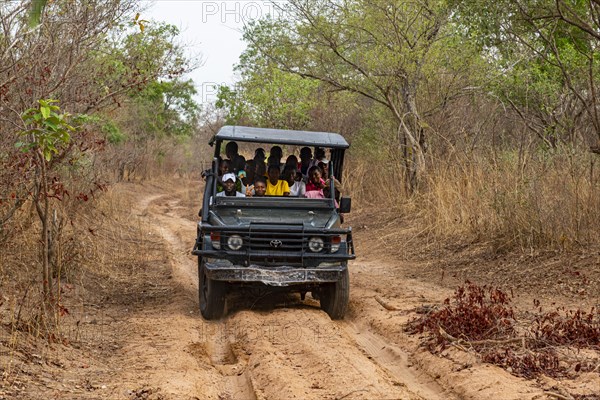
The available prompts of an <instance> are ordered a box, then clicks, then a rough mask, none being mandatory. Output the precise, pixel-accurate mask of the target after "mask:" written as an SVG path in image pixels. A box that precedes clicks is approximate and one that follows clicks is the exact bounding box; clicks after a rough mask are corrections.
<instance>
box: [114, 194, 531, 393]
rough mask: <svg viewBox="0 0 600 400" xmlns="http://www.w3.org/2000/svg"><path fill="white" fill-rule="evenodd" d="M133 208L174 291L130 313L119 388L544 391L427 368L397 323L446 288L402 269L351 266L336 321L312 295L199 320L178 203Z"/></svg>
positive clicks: (250, 299) (162, 200)
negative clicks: (160, 253)
mask: <svg viewBox="0 0 600 400" xmlns="http://www.w3.org/2000/svg"><path fill="white" fill-rule="evenodd" d="M138 204H139V206H138V209H137V210H135V211H134V212H137V213H138V214H139V215H140V216H141V217H142V218H146V219H148V220H151V221H152V223H153V226H156V230H157V233H159V234H160V235H161V237H162V238H163V239H164V241H165V243H166V244H167V248H168V249H169V252H170V259H171V260H172V271H173V277H174V281H175V282H174V284H175V285H177V287H178V289H177V291H176V292H177V296H175V297H174V298H173V299H172V302H171V303H170V304H168V306H166V307H164V306H161V307H159V306H156V307H154V308H152V309H147V310H145V313H143V314H141V315H136V317H135V318H132V320H131V322H132V323H133V324H134V327H133V329H131V332H133V333H132V335H131V337H130V338H128V340H127V343H128V344H127V345H126V346H125V347H124V352H123V354H121V355H117V356H115V360H114V361H115V362H117V363H127V362H129V361H128V360H135V361H134V362H133V364H132V365H131V366H132V367H133V368H129V369H127V371H128V372H126V373H125V374H124V377H123V385H124V386H127V385H128V384H129V386H131V385H133V384H134V382H135V383H137V386H139V385H140V382H147V383H148V385H150V386H152V387H154V388H158V391H159V393H160V394H161V396H162V397H161V398H166V399H194V398H198V399H205V398H206V399H249V400H253V399H293V398H298V399H431V400H437V399H458V398H506V399H512V398H514V399H525V398H532V399H533V398H543V397H538V395H539V391H537V390H534V389H532V388H530V387H529V386H528V385H525V384H524V383H523V381H522V380H518V379H517V378H514V379H512V380H511V378H512V377H510V376H508V377H507V376H506V375H507V374H504V375H503V374H502V373H500V375H501V376H498V373H499V372H498V371H499V370H498V369H493V370H492V371H490V372H488V376H490V377H494V379H495V381H494V382H495V384H496V385H495V387H497V388H498V390H494V391H490V390H488V391H487V392H486V391H485V390H486V387H487V386H489V380H488V381H486V379H485V376H486V375H485V374H484V375H483V376H484V378H483V379H484V381H483V382H481V383H480V384H477V383H475V384H474V385H471V386H469V379H471V377H469V376H468V375H466V376H465V375H464V374H463V375H460V373H461V370H459V371H456V372H452V368H453V365H452V364H448V362H447V361H446V363H445V364H444V362H442V360H440V365H439V366H436V364H437V363H438V361H437V360H436V359H435V357H433V358H432V357H430V356H429V355H425V354H416V348H417V345H416V342H414V340H412V339H409V338H408V337H407V336H406V335H405V334H403V333H402V329H401V325H402V323H403V322H405V321H406V318H407V315H408V314H409V313H410V312H411V311H412V310H414V307H416V306H418V305H419V304H422V303H423V302H425V301H428V300H429V301H431V300H439V299H440V298H443V296H444V295H446V293H444V292H443V291H441V290H440V289H439V288H436V287H434V286H433V285H427V284H423V283H418V284H416V283H415V282H412V283H411V282H409V281H406V280H405V281H402V279H404V278H405V277H404V278H403V277H402V274H401V268H397V267H393V266H386V265H378V264H376V263H373V264H369V263H365V262H360V261H359V262H355V263H353V264H352V265H351V266H350V270H351V285H352V290H351V302H350V311H349V314H348V316H347V317H346V319H345V320H343V321H331V320H330V319H329V317H328V316H327V314H325V313H324V312H323V311H321V310H320V309H319V307H318V303H317V302H316V301H314V300H312V299H310V297H307V299H306V300H305V301H301V300H300V298H299V296H296V295H288V296H285V295H281V294H279V295H272V294H269V293H266V292H262V293H260V292H240V293H236V294H234V295H232V296H230V298H229V299H228V314H227V316H226V317H225V318H224V319H223V320H221V321H217V322H208V321H204V320H203V319H202V318H201V317H200V316H199V312H198V304H197V297H198V296H197V288H198V283H197V273H196V271H197V260H196V258H195V257H194V256H192V255H190V250H191V247H192V244H193V241H194V238H195V234H196V222H195V221H194V220H193V215H194V212H193V211H192V210H188V209H186V208H185V207H182V206H181V205H180V204H181V198H180V197H178V194H177V193H171V194H152V195H147V196H145V197H143V198H142V199H141V200H140V201H139V203H138ZM398 283H402V285H400V286H398V285H397V284H398ZM406 287H409V288H410V289H406ZM375 296H384V297H385V298H387V299H390V301H391V302H392V303H394V309H395V310H396V311H394V312H390V311H389V310H386V309H384V308H383V307H381V305H380V304H378V303H377V302H376V301H375V300H374V297H375ZM428 357H429V358H428ZM469 369H470V367H469V366H465V367H464V368H462V370H469ZM424 371H427V372H428V373H425V372H424ZM446 372H447V374H446ZM474 372H476V373H475V375H473V376H479V375H477V374H479V373H480V371H479V370H477V371H474ZM436 375H437V378H438V379H437V380H436V379H433V378H432V377H431V376H436ZM441 375H444V376H443V377H442V376H441ZM440 378H441V379H440ZM439 382H444V387H442V385H441V384H440V383H439ZM505 385H511V386H513V389H511V390H508V391H507V390H505V389H506V388H505V387H504V386H505ZM515 385H516V386H515ZM465 387H466V388H467V389H465ZM515 387H516V389H515ZM449 388H454V389H455V390H451V389H449ZM488 389H489V388H488ZM120 390H121V392H119V389H117V390H116V391H115V394H116V393H122V389H120ZM456 393H460V394H461V395H460V396H459V395H457V394H456ZM470 393H479V394H480V395H481V396H480V397H477V396H476V395H475V396H474V397H473V396H471V395H470ZM499 393H501V397H492V396H498V394H499ZM488 396H489V397H488Z"/></svg>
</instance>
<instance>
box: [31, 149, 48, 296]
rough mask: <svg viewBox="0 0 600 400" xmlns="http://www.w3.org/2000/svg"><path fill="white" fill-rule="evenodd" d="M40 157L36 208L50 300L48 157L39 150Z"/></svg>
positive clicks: (43, 278) (45, 281)
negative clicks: (40, 228)
mask: <svg viewBox="0 0 600 400" xmlns="http://www.w3.org/2000/svg"><path fill="white" fill-rule="evenodd" d="M37 158H38V178H39V182H38V190H37V196H36V198H35V200H34V201H35V208H36V210H37V213H38V216H39V218H40V222H41V223H42V232H41V233H42V235H41V236H42V286H43V291H44V298H45V300H46V301H47V300H49V298H50V295H51V290H52V274H51V271H50V236H49V232H48V231H49V229H50V227H49V226H48V217H49V206H50V205H49V200H48V180H47V177H46V159H45V158H44V155H43V154H42V152H41V150H40V151H38V152H37Z"/></svg>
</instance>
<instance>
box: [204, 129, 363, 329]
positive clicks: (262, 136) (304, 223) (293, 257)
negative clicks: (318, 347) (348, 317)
mask: <svg viewBox="0 0 600 400" xmlns="http://www.w3.org/2000/svg"><path fill="white" fill-rule="evenodd" d="M228 141H235V142H237V143H238V144H242V143H244V142H251V143H256V146H257V147H258V146H261V145H262V146H265V147H267V148H268V147H270V146H271V145H275V144H277V145H281V146H283V147H284V149H285V148H290V147H291V146H298V147H303V146H308V147H321V148H324V149H329V150H330V162H329V163H328V164H327V165H328V168H329V176H331V177H336V178H337V179H338V180H340V179H341V176H342V166H343V162H344V150H345V149H347V148H348V147H349V145H348V143H347V142H346V140H345V139H344V138H343V137H342V136H340V135H339V134H336V133H328V132H307V131H292V130H280V129H263V128H250V127H244V126H224V127H223V128H221V129H220V130H219V132H218V133H217V134H216V135H215V136H214V137H213V139H212V140H211V142H210V144H211V145H212V146H214V158H213V162H212V168H211V170H210V171H208V173H207V174H206V186H205V190H204V198H203V202H202V210H201V212H200V216H201V221H200V222H199V223H198V235H197V238H196V243H195V245H194V249H193V254H195V255H197V256H198V277H199V292H200V311H201V313H202V316H203V317H204V318H205V319H219V318H221V317H222V316H223V315H224V313H225V308H226V307H225V305H226V296H227V293H228V292H230V291H231V290H235V289H237V288H239V287H241V286H262V287H269V288H270V289H272V290H282V291H287V292H297V293H300V294H301V296H302V299H304V296H305V294H306V293H307V292H311V295H312V297H314V298H316V299H319V301H320V306H321V308H322V309H323V310H324V311H325V312H327V314H329V316H330V317H331V318H332V319H341V318H343V317H344V313H345V312H346V309H347V307H348V299H349V289H350V287H349V278H348V260H352V259H354V258H355V254H354V246H353V244H352V230H351V229H350V228H342V227H341V214H342V213H348V212H350V198H344V197H342V198H341V199H340V202H339V205H338V203H337V202H336V201H335V199H334V192H335V191H334V187H333V179H331V185H330V190H329V192H330V193H331V197H330V198H318V199H314V198H299V197H278V196H266V197H229V196H223V197H220V196H216V194H217V180H218V175H217V173H218V157H219V155H220V154H221V147H222V145H223V142H228Z"/></svg>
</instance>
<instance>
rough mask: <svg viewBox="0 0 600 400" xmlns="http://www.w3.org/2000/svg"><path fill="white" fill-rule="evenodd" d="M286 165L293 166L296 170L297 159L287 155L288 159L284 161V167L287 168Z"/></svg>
mask: <svg viewBox="0 0 600 400" xmlns="http://www.w3.org/2000/svg"><path fill="white" fill-rule="evenodd" d="M288 165H293V166H294V168H296V169H298V157H296V156H295V155H293V154H291V155H289V156H288V158H286V159H285V166H286V167H287V166H288Z"/></svg>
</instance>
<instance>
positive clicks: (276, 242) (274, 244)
mask: <svg viewBox="0 0 600 400" xmlns="http://www.w3.org/2000/svg"><path fill="white" fill-rule="evenodd" d="M282 244H283V243H281V240H271V243H270V245H271V247H275V248H277V247H279V246H281V245H282Z"/></svg>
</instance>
